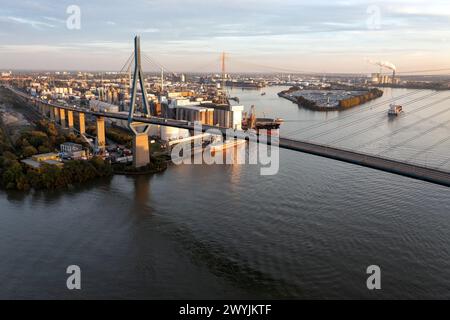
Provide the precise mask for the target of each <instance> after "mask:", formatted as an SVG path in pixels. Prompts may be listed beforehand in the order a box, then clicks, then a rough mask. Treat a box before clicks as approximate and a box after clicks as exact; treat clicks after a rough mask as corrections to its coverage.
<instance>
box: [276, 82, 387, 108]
mask: <svg viewBox="0 0 450 320" xmlns="http://www.w3.org/2000/svg"><path fill="white" fill-rule="evenodd" d="M300 90H301V89H300V88H298V87H291V88H290V89H288V90H284V91H281V92H279V93H278V96H279V97H280V98H284V99H287V100H289V101H292V102H293V103H296V104H297V105H299V106H300V107H303V108H306V109H309V110H313V111H341V110H346V109H349V108H353V107H356V106H359V105H361V104H364V103H366V102H369V101H371V100H374V99H377V98H379V97H381V96H382V95H383V91H382V90H380V89H378V88H373V89H370V90H368V91H366V92H365V93H362V94H361V95H358V96H353V97H350V98H347V99H342V100H340V101H339V105H338V106H336V107H325V106H320V105H317V103H316V102H315V101H312V100H308V99H306V98H304V97H302V96H294V95H293V94H292V93H294V92H296V91H300Z"/></svg>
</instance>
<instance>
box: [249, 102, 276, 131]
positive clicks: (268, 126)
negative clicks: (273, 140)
mask: <svg viewBox="0 0 450 320" xmlns="http://www.w3.org/2000/svg"><path fill="white" fill-rule="evenodd" d="M282 123H283V119H280V118H276V119H272V118H256V112H255V106H252V107H251V112H250V115H249V116H247V114H246V113H244V116H243V119H242V129H243V130H254V131H256V133H257V134H259V133H260V131H261V130H267V135H271V136H278V135H279V129H280V126H281V124H282Z"/></svg>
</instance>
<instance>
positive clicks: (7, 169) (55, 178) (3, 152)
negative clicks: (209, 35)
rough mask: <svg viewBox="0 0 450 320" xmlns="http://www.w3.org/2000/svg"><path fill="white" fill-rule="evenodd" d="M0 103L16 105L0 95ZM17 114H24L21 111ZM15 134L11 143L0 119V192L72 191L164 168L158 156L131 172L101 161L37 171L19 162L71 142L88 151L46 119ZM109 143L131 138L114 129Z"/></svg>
mask: <svg viewBox="0 0 450 320" xmlns="http://www.w3.org/2000/svg"><path fill="white" fill-rule="evenodd" d="M2 98H4V99H2V100H4V101H1V100H0V103H6V104H8V105H13V106H14V109H17V108H15V105H16V101H10V100H12V99H13V97H11V96H4V95H2ZM17 111H18V112H25V110H21V109H20V108H19V109H18V110H17ZM14 129H15V130H16V131H17V132H18V133H17V134H16V135H17V137H16V138H14V139H12V136H11V128H9V127H8V126H7V125H6V124H5V123H4V122H3V119H2V117H0V189H6V190H18V191H29V190H31V189H35V190H56V189H67V188H71V187H73V186H74V185H76V184H81V183H86V182H88V181H90V180H94V179H97V178H105V179H106V178H110V177H112V176H113V175H114V174H126V175H138V174H154V173H158V172H162V171H164V170H165V169H166V168H167V161H166V159H164V158H163V157H161V156H158V157H152V158H151V162H150V164H149V165H148V166H145V167H142V168H137V169H136V168H133V167H132V166H131V165H125V164H111V163H110V162H109V161H106V160H104V159H103V158H101V157H93V158H91V159H89V160H69V161H64V165H63V166H61V167H60V166H57V165H52V164H46V163H42V165H41V166H40V167H39V168H32V167H30V166H28V165H26V164H25V163H23V162H21V160H24V159H26V158H29V157H32V156H34V155H37V154H43V153H49V152H57V150H58V147H59V145H60V144H62V143H64V142H74V143H78V144H81V145H83V146H84V147H87V144H86V142H85V141H83V139H81V138H80V137H77V136H76V135H75V134H73V133H69V132H64V131H60V130H58V128H57V127H56V125H55V124H54V123H52V122H50V121H48V120H46V119H41V120H37V121H36V122H33V123H32V122H30V124H29V125H27V126H23V127H20V128H19V130H18V129H17V128H14ZM108 129H110V128H108ZM108 131H109V135H108V136H109V138H110V139H111V140H116V139H117V140H119V141H117V142H118V143H124V144H126V145H129V143H130V142H131V136H130V137H128V136H127V134H126V133H125V132H123V131H122V132H121V131H120V130H117V129H112V130H108Z"/></svg>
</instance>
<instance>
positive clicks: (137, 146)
mask: <svg viewBox="0 0 450 320" xmlns="http://www.w3.org/2000/svg"><path fill="white" fill-rule="evenodd" d="M149 163H150V149H149V145H148V133H147V132H145V133H138V134H136V135H134V136H133V165H134V167H135V168H139V167H143V166H146V165H148V164H149Z"/></svg>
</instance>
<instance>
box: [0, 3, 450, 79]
mask: <svg viewBox="0 0 450 320" xmlns="http://www.w3.org/2000/svg"><path fill="white" fill-rule="evenodd" d="M2 2H3V3H4V4H3V6H2V8H1V9H0V27H1V29H0V43H1V44H0V69H3V70H10V69H11V70H43V69H45V70H48V71H56V70H60V71H64V70H67V71H68V70H85V71H89V70H90V71H94V70H96V71H100V72H102V71H120V70H121V68H122V67H123V65H124V64H125V62H126V60H127V59H128V57H129V56H130V54H131V52H132V50H133V37H134V35H136V34H139V35H140V36H141V48H142V51H143V52H144V53H145V55H146V56H149V57H150V58H151V59H152V60H154V61H157V62H156V63H152V62H150V61H148V59H147V58H145V59H144V61H143V63H144V69H145V71H148V72H151V71H156V70H157V69H158V66H159V64H161V65H163V66H164V67H165V68H166V69H167V70H168V71H171V70H173V71H176V72H199V73H200V72H219V70H220V53H221V52H222V51H225V52H227V71H228V72H229V73H237V72H257V73H269V72H292V73H295V72H304V73H324V74H330V73H341V74H369V73H372V72H378V71H379V67H377V66H376V65H374V64H373V63H370V62H369V61H370V60H372V61H390V62H392V63H393V64H395V65H396V66H397V69H398V71H399V72H400V73H401V72H404V71H411V70H434V69H442V68H450V63H449V62H447V60H448V56H449V54H450V31H449V30H448V25H449V22H450V4H449V3H447V2H446V1H434V2H433V4H431V3H429V2H427V1H423V0H412V1H405V0H394V1H385V0H383V1H354V0H347V1H329V0H318V1H315V2H314V3H308V2H306V1H293V0H287V1H282V2H280V1H273V0H262V1H261V0H260V1H256V0H246V1H237V0H228V1H215V2H207V1H200V0H188V1H177V0H169V1H167V0H166V1H157V0H139V1H135V2H133V3H126V2H119V1H103V0H100V1H91V2H88V1H85V0H80V1H77V2H76V3H73V2H72V1H59V2H58V3H56V4H55V3H52V2H51V1H49V0H44V1H23V2H16V1H10V0H6V1H2ZM71 5H77V6H78V8H79V9H80V12H81V16H80V28H79V29H69V28H68V27H67V19H68V18H69V17H70V16H71V12H69V13H67V9H68V7H70V6H71ZM433 73H434V72H433ZM436 74H439V72H437V73H436Z"/></svg>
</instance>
